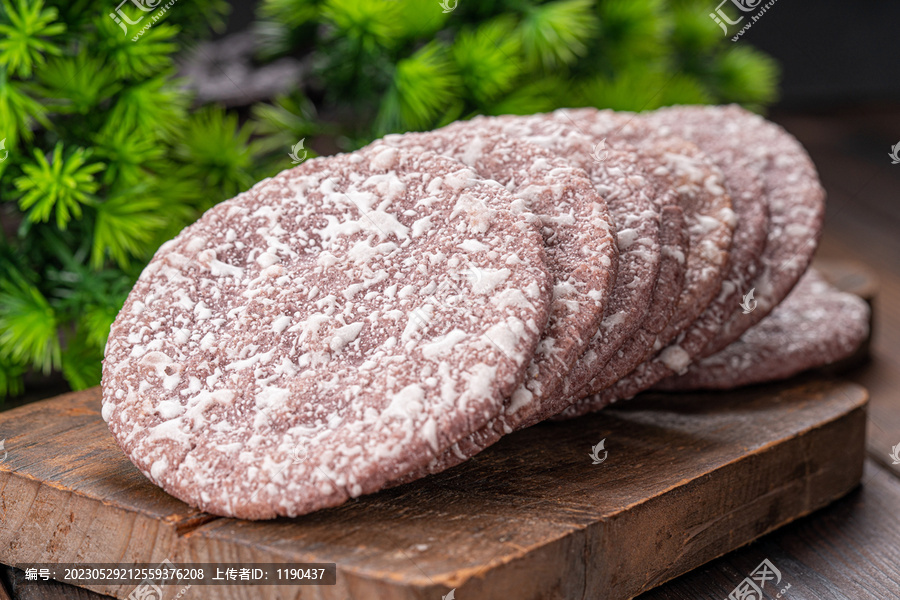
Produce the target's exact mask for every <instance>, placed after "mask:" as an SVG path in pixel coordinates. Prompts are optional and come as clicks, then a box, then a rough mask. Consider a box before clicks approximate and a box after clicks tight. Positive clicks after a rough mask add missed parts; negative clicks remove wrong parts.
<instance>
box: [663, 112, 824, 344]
mask: <svg viewBox="0 0 900 600" xmlns="http://www.w3.org/2000/svg"><path fill="white" fill-rule="evenodd" d="M646 118H647V120H648V122H649V123H651V124H653V125H657V126H659V127H661V128H662V130H664V131H670V132H673V133H675V134H677V135H682V136H684V137H686V138H688V139H690V140H692V141H694V142H696V143H697V144H698V145H699V146H700V147H701V148H703V150H704V151H706V152H707V153H708V154H709V155H710V156H711V157H712V158H713V159H714V160H715V161H716V162H717V163H718V164H720V165H721V167H722V169H723V171H724V172H725V176H726V181H727V182H728V185H729V189H732V190H740V192H741V193H740V195H738V194H735V193H732V196H734V197H735V200H736V202H738V203H737V204H736V206H737V207H738V211H739V215H740V221H741V223H742V224H744V225H746V230H745V231H744V232H741V238H740V239H739V241H737V242H736V249H737V250H740V251H742V252H745V253H746V254H747V255H749V254H752V253H753V252H755V251H757V249H758V247H759V243H760V242H759V228H760V227H762V230H763V231H765V234H766V237H765V243H764V247H763V249H762V252H761V254H760V255H759V263H758V266H757V265H753V267H754V268H752V270H750V271H732V273H731V274H730V277H729V278H728V281H729V282H730V286H728V287H727V288H723V291H724V292H727V293H729V298H728V304H727V305H728V306H729V307H730V308H731V310H730V312H729V313H728V316H727V318H726V319H725V320H724V321H723V322H722V324H721V326H720V327H718V330H717V333H716V335H715V336H714V338H713V339H712V341H711V342H710V343H709V344H708V345H707V346H706V348H704V350H703V352H702V354H701V355H702V356H707V355H709V354H711V353H714V352H716V351H718V350H720V349H721V348H723V347H725V346H727V345H728V344H729V343H731V342H732V341H734V340H735V339H737V338H738V337H740V335H741V334H742V333H743V332H744V331H746V330H747V329H748V328H749V327H751V326H753V325H754V324H755V323H758V322H759V321H760V320H761V319H762V318H763V317H765V316H766V315H767V314H768V313H769V312H770V311H771V310H772V309H773V308H774V307H775V306H777V305H778V303H779V302H781V300H783V299H784V298H785V296H787V294H788V293H789V292H790V290H791V289H792V288H793V287H794V285H795V284H796V282H797V281H798V279H799V278H800V276H801V275H802V274H803V273H804V272H805V270H806V268H807V267H808V265H809V263H810V261H811V259H812V256H813V254H814V253H815V249H816V245H817V242H818V236H819V234H820V232H821V228H822V219H823V217H824V211H825V193H824V190H823V189H822V186H821V185H820V184H819V178H818V175H817V174H816V169H815V166H814V165H813V164H812V161H811V160H810V158H809V156H808V155H807V153H806V151H805V150H804V149H803V147H802V146H801V145H800V143H799V142H798V141H797V140H796V139H795V138H794V137H793V136H792V135H790V134H789V133H788V132H786V131H785V130H784V129H782V128H781V127H779V126H778V125H776V124H774V123H771V122H769V121H766V120H765V119H763V118H762V117H760V116H759V115H755V114H753V113H751V112H748V111H746V110H744V109H743V108H741V107H739V106H736V105H730V106H676V107H672V108H664V109H660V110H658V111H655V112H654V113H652V114H649V115H648V116H647V117H646ZM757 177H758V178H759V179H758V180H757V179H756V178H757ZM751 203H755V204H756V205H757V206H761V207H764V208H765V209H766V211H767V212H766V214H767V217H768V220H767V222H765V223H763V217H762V216H761V214H760V212H759V209H758V210H757V213H756V214H751V213H750V212H749V211H751V210H753V206H751V205H750V204H751ZM760 223H762V225H759V224H760ZM733 260H737V258H734V259H733ZM742 260H746V258H744V259H742ZM747 262H749V261H747ZM747 273H751V274H752V275H751V276H748V275H747ZM731 286H733V288H732V287H731ZM751 289H753V290H754V296H755V299H756V302H757V305H756V309H755V310H753V311H752V312H750V313H749V314H744V313H743V311H741V310H740V306H739V303H740V298H741V296H742V295H744V294H747V293H748V292H749V291H750V290H751Z"/></svg>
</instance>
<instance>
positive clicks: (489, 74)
mask: <svg viewBox="0 0 900 600" xmlns="http://www.w3.org/2000/svg"><path fill="white" fill-rule="evenodd" d="M139 4H140V5H141V6H138V5H139ZM162 4H163V3H162V2H158V3H154V2H152V1H151V0H132V2H125V3H122V4H119V5H117V6H116V5H115V0H112V1H111V2H109V4H108V5H107V4H103V3H101V4H98V3H97V2H95V1H93V0H0V142H2V146H0V399H2V398H3V396H4V395H7V394H16V393H19V392H21V391H22V389H23V377H24V376H26V375H27V374H28V373H29V372H37V373H48V372H51V371H61V372H62V374H63V375H64V376H65V378H66V380H67V381H68V382H69V384H70V385H71V386H72V387H74V388H83V387H86V386H90V385H94V384H96V383H97V382H98V381H99V377H100V360H101V358H102V354H103V348H104V345H105V343H106V337H107V335H108V332H109V327H110V324H111V323H112V322H113V319H114V318H115V315H116V313H117V312H118V310H119V308H120V307H121V306H122V303H123V302H124V300H125V297H126V296H127V294H128V291H129V290H130V289H131V287H132V285H133V284H134V281H135V279H136V277H137V275H138V274H139V273H140V270H141V268H142V267H143V265H144V264H146V261H147V260H148V259H149V257H150V256H151V255H152V253H153V252H154V251H155V249H156V248H157V247H158V246H159V245H160V244H161V243H162V242H163V241H165V240H167V239H170V238H171V237H173V236H174V235H175V234H177V233H178V231H179V230H180V229H181V228H183V227H184V226H185V225H186V224H188V223H190V222H191V221H192V220H194V219H195V218H196V217H197V216H198V215H199V214H200V212H201V211H203V210H205V209H207V208H209V207H210V206H212V205H213V204H215V203H216V202H219V201H220V200H223V199H225V198H228V197H231V196H233V195H234V194H236V193H238V192H240V191H241V190H244V189H246V188H248V187H249V186H250V185H252V184H253V182H255V181H257V180H259V179H260V178H261V177H264V176H268V175H272V174H274V172H277V171H278V170H280V169H281V168H284V167H285V166H287V164H286V156H285V155H286V153H287V150H288V149H289V148H290V147H291V146H293V145H295V144H297V142H298V141H299V140H306V141H307V143H306V146H305V149H308V148H309V145H310V144H311V143H314V141H315V139H314V138H316V137H321V138H325V139H327V142H328V144H327V146H328V147H334V145H335V144H336V145H337V147H338V148H340V149H344V150H350V149H354V148H357V147H359V146H362V145H364V144H366V143H368V142H369V141H371V140H372V139H374V138H375V137H378V136H381V135H383V134H385V133H388V132H394V131H407V130H427V129H431V128H434V127H439V126H441V125H443V124H446V123H449V122H450V121H453V120H455V119H459V118H468V117H470V116H472V115H475V114H479V113H484V114H507V113H511V114H529V113H534V112H544V111H549V110H553V109H555V108H558V107H562V106H597V107H612V108H616V109H623V110H646V109H652V108H656V107H659V106H664V105H668V104H675V103H707V102H740V103H743V104H745V105H747V106H750V107H751V108H756V109H760V108H762V107H764V106H765V105H766V104H767V103H769V102H771V101H772V100H773V99H774V98H775V90H776V83H777V81H776V80H777V70H776V67H775V65H774V64H773V62H772V61H771V60H770V59H769V58H768V57H766V56H765V55H763V54H761V53H759V52H757V51H756V50H754V49H752V48H750V47H747V46H746V45H745V43H744V42H741V43H739V44H733V43H732V42H731V41H730V40H729V39H727V38H723V37H722V35H721V30H720V29H719V27H718V26H717V25H716V24H715V23H713V22H712V20H711V19H709V16H708V15H709V12H710V11H711V10H712V9H713V6H712V4H713V3H712V2H710V1H709V0H262V3H261V5H260V8H259V20H258V22H257V29H256V31H257V33H258V36H259V40H260V59H262V60H272V59H276V58H278V57H280V56H283V55H287V54H290V55H294V56H303V57H304V58H306V59H308V64H309V65H311V67H312V69H311V72H310V73H308V76H307V77H305V79H304V86H303V87H302V88H301V89H297V90H295V91H293V92H292V93H290V94H288V95H286V96H284V97H280V98H276V99H274V100H273V101H272V102H271V103H264V104H257V105H255V106H253V107H251V109H250V111H249V114H250V116H251V118H250V121H249V122H245V123H243V124H241V122H240V121H239V120H238V118H237V116H235V115H234V114H231V113H227V112H226V111H224V110H223V109H221V108H217V107H205V108H202V109H199V110H194V109H193V108H192V100H191V98H190V97H189V96H188V94H187V93H186V92H185V91H184V87H183V82H181V81H178V80H176V79H175V78H174V72H175V65H176V61H175V52H176V51H178V50H179V49H183V48H185V47H186V46H190V45H191V44H193V43H195V40H196V39H197V38H198V36H201V37H202V35H203V34H204V33H205V32H207V31H208V28H209V26H214V27H215V26H217V25H221V24H222V16H223V14H224V13H225V10H226V8H227V4H226V0H191V2H184V1H182V2H178V3H176V4H175V5H173V6H172V7H170V8H169V9H166V10H165V11H163V13H162V14H161V16H162V18H159V19H158V20H153V19H152V17H151V12H150V11H148V10H147V8H148V7H149V6H151V5H152V6H153V9H152V10H157V9H158V8H159V7H160V6H161V5H162ZM111 13H113V14H112V15H111ZM115 15H118V17H116V16H115ZM119 17H121V19H120V20H121V21H122V23H119V22H117V21H116V18H119ZM129 22H131V24H128V23H129ZM147 25H151V26H150V27H149V28H147ZM123 29H124V31H123ZM309 154H310V155H312V154H313V153H312V152H311V151H310V152H309ZM275 155H278V156H280V157H281V161H280V163H276V162H275V161H274V160H273V159H272V157H273V156H275Z"/></svg>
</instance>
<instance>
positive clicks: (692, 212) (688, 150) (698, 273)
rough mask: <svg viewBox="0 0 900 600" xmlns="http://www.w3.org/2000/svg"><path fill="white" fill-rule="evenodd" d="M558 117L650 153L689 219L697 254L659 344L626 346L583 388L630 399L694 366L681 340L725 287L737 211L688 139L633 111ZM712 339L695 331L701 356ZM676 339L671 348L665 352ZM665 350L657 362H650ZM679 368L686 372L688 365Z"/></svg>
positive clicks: (640, 340) (661, 181) (714, 170)
mask: <svg viewBox="0 0 900 600" xmlns="http://www.w3.org/2000/svg"><path fill="white" fill-rule="evenodd" d="M554 114H555V115H557V117H558V118H560V119H565V120H570V121H574V122H576V123H578V124H579V126H580V127H581V128H582V129H583V130H585V131H588V132H589V133H590V134H591V135H593V136H594V138H595V139H612V140H618V139H622V140H625V141H627V142H629V143H632V144H635V145H636V146H638V147H639V148H640V149H641V150H642V151H643V152H644V153H645V154H646V155H647V156H648V161H649V162H650V165H651V167H650V168H649V171H650V172H651V173H652V174H653V175H654V177H655V181H657V184H658V185H659V186H660V187H661V188H662V189H668V188H674V189H676V190H677V191H678V200H679V205H680V206H681V207H682V209H683V210H684V214H685V218H686V219H687V224H688V235H689V242H690V244H689V246H690V249H689V251H688V255H687V262H686V272H685V276H684V282H685V285H684V289H683V290H682V292H681V294H680V295H677V296H670V298H672V297H677V298H678V300H677V303H676V307H675V312H674V314H673V315H672V318H671V319H670V320H669V322H668V323H667V325H666V327H665V329H664V330H663V331H662V332H661V333H659V334H658V335H657V336H656V338H655V339H652V336H649V335H647V334H646V332H644V335H643V336H640V335H639V336H637V337H636V338H635V339H634V340H633V341H632V342H629V344H626V346H625V348H624V351H620V352H619V354H618V355H617V356H616V359H614V360H612V361H610V364H609V365H607V366H606V367H605V368H604V370H603V372H601V374H600V375H598V376H597V377H595V378H594V379H593V380H592V381H591V382H590V383H589V384H588V385H587V386H585V387H584V388H582V390H581V393H582V395H586V394H591V393H596V392H598V391H600V390H604V389H606V390H607V392H605V395H614V396H615V397H630V396H632V395H634V394H635V393H637V392H638V391H640V390H642V389H646V388H647V387H649V386H651V385H652V384H653V383H655V382H656V381H658V380H660V379H662V378H663V377H665V376H667V375H669V374H671V371H669V368H670V367H672V366H673V361H674V357H678V359H679V360H681V361H684V362H689V360H690V355H689V354H688V353H687V352H686V351H685V350H683V349H682V348H681V346H680V345H679V342H681V341H683V340H684V339H685V337H686V334H687V330H688V329H689V328H690V327H691V326H692V324H693V323H695V321H696V320H697V318H698V317H699V316H700V315H701V314H702V313H703V312H704V310H705V308H706V307H707V306H708V305H709V304H710V303H711V302H713V301H714V299H715V297H716V295H717V294H718V293H719V291H720V289H721V283H722V280H723V278H724V276H725V274H726V271H727V264H728V251H729V249H730V247H731V244H732V237H733V232H734V228H735V226H736V217H735V213H734V211H733V210H732V205H731V199H730V197H729V195H728V193H727V191H726V188H725V182H724V179H723V176H722V173H721V171H720V170H719V169H718V167H716V166H715V165H714V164H713V162H712V161H711V160H710V159H709V157H707V156H706V155H705V154H704V153H703V152H702V151H701V150H700V149H699V148H698V147H697V146H695V145H694V144H692V143H690V142H687V141H685V140H683V139H682V138H678V137H674V136H660V135H658V133H657V132H656V131H655V130H654V129H653V128H651V127H649V126H648V125H646V124H645V123H643V122H642V121H640V120H639V119H636V115H634V114H633V113H616V112H613V111H609V110H604V111H598V110H596V109H592V108H587V109H575V110H569V109H564V110H560V111H557V112H556V113H554ZM710 336H711V332H709V330H708V329H703V330H699V331H696V332H694V333H693V334H692V336H691V338H690V339H691V340H692V341H693V340H694V339H695V338H696V342H694V346H695V350H694V351H695V353H696V352H699V351H700V350H701V349H702V347H703V345H705V342H706V340H708V339H709V337H710ZM648 341H650V343H649V345H648V343H647V342H648ZM673 341H674V344H673V345H672V346H668V347H666V345H667V344H669V343H670V342H673ZM661 349H662V351H661V352H660V353H659V354H658V355H657V357H656V358H654V359H653V360H648V359H650V357H651V355H652V354H654V353H655V352H657V351H660V350H661ZM676 350H677V351H676ZM677 366H678V368H679V370H680V369H683V368H684V366H686V364H683V365H681V364H679V365H677ZM626 374H627V377H624V378H623V376H625V375H626ZM610 386H613V387H611V388H610ZM590 409H591V407H589V406H582V407H580V408H573V409H571V411H576V410H577V411H578V412H579V413H582V412H587V411H589V410H590ZM571 411H570V412H571Z"/></svg>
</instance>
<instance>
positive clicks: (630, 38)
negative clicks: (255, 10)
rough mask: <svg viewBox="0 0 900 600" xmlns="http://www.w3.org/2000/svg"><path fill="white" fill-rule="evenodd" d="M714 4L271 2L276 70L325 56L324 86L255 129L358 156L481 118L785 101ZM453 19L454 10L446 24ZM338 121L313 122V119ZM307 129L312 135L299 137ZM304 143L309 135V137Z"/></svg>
mask: <svg viewBox="0 0 900 600" xmlns="http://www.w3.org/2000/svg"><path fill="white" fill-rule="evenodd" d="M714 8H715V3H711V2H710V1H709V0H549V1H547V0H492V1H486V0H478V1H475V0H458V1H457V0H321V1H317V0H263V1H262V4H261V6H260V9H259V15H258V16H259V21H258V23H257V31H258V32H259V33H260V35H261V37H262V38H263V40H264V43H263V48H264V52H263V58H265V59H272V58H276V57H278V56H280V55H283V54H294V55H298V54H303V55H310V54H311V55H312V56H311V61H310V62H311V63H312V64H313V65H314V67H315V72H314V77H310V78H308V79H307V81H306V82H305V86H304V87H303V88H302V89H298V90H296V91H295V92H293V93H292V94H290V97H288V98H281V99H279V100H278V101H277V102H276V105H275V106H274V107H271V108H272V110H268V109H266V108H261V107H260V108H256V109H255V111H254V113H255V116H256V118H257V119H258V120H259V122H260V123H261V124H263V125H264V126H266V127H268V128H270V129H274V128H275V127H276V124H277V123H279V122H280V123H283V124H285V123H287V122H288V121H289V119H288V118H287V117H286V115H285V113H286V112H289V111H290V109H289V108H288V106H298V107H300V106H303V107H308V106H311V105H313V101H311V100H310V99H314V103H315V107H314V109H313V110H312V111H311V110H308V109H304V111H305V112H303V113H299V112H298V113H297V114H296V116H297V118H298V119H299V121H298V125H297V126H295V129H296V131H297V133H298V134H299V133H301V132H302V134H303V135H304V136H309V135H313V136H315V135H316V134H320V135H324V136H327V137H329V138H331V137H334V136H335V133H337V134H338V138H337V141H338V143H339V144H340V146H341V148H343V149H345V150H350V149H353V148H355V147H357V146H360V145H362V144H365V143H367V142H369V141H370V140H372V139H373V138H375V137H377V136H380V135H383V134H384V133H387V132H393V131H407V130H423V129H431V128H434V127H438V126H440V125H442V124H444V123H447V122H449V121H452V120H454V119H458V118H466V117H469V116H472V115H475V114H479V113H483V114H505V113H514V114H528V113H533V112H537V111H548V110H553V109H555V108H559V107H562V106H596V107H600V108H605V107H610V108H616V109H621V110H638V111H639V110H649V109H653V108H657V107H660V106H666V105H670V104H688V103H714V102H740V103H743V104H745V105H746V106H748V107H750V108H754V109H761V108H762V107H764V106H765V105H766V104H768V103H770V102H772V101H773V100H774V99H775V95H776V86H777V76H778V73H777V69H776V67H775V65H774V63H773V61H772V60H771V59H769V58H768V57H767V56H765V55H763V54H762V53H760V52H758V51H756V50H754V49H752V48H749V47H747V46H746V45H745V43H743V42H741V43H739V44H734V43H732V42H731V40H730V39H729V38H726V37H723V35H722V31H721V29H720V28H719V26H718V25H716V24H715V23H714V22H713V21H712V19H710V18H709V13H710V12H712V11H713V10H714ZM445 9H447V10H448V12H445ZM316 111H318V113H319V114H323V115H324V114H325V113H326V112H327V114H329V115H330V118H329V119H328V120H327V121H312V122H311V121H310V120H309V118H308V117H309V115H310V114H314V113H315V112H316ZM300 122H302V123H303V125H302V126H299V123H300ZM298 137H299V136H298Z"/></svg>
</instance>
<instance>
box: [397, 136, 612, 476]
mask: <svg viewBox="0 0 900 600" xmlns="http://www.w3.org/2000/svg"><path fill="white" fill-rule="evenodd" d="M385 142H386V143H388V144H392V145H396V146H398V147H401V148H405V149H407V150H410V151H412V152H417V153H418V152H422V151H427V150H433V151H437V152H440V153H441V154H444V155H445V156H449V157H452V158H455V159H457V160H459V161H461V162H463V163H465V164H466V165H468V166H470V167H472V168H473V169H474V170H475V171H477V172H478V173H479V174H480V175H482V176H484V177H488V178H491V179H494V180H496V181H498V182H499V183H501V184H502V185H504V186H505V187H506V188H507V189H508V190H510V192H511V193H512V194H513V196H514V197H515V198H517V199H518V201H517V202H516V203H515V204H514V205H513V206H512V208H513V210H514V211H527V212H528V213H533V214H534V215H535V217H536V223H537V224H539V225H540V227H541V231H542V234H543V237H544V242H545V246H546V256H547V267H548V269H549V270H550V273H551V275H552V276H553V278H554V291H553V302H552V305H551V311H550V319H549V321H548V324H547V327H546V329H545V331H544V333H543V336H542V338H541V343H540V346H539V349H538V353H537V354H536V355H535V356H534V358H533V360H532V363H531V364H530V365H529V367H528V373H529V375H528V377H527V378H526V380H525V381H524V382H523V384H522V385H521V386H520V388H519V389H518V390H516V391H515V392H514V393H513V394H511V396H510V397H509V398H508V399H507V402H506V404H505V406H504V410H503V412H502V413H501V414H500V415H499V416H498V417H497V418H495V419H493V420H491V421H490V422H488V423H487V424H486V425H485V426H484V427H483V428H482V431H479V432H477V433H474V434H473V435H472V436H470V438H469V439H468V440H466V441H461V442H459V443H458V444H456V451H455V452H454V451H453V450H452V449H449V448H447V449H446V453H445V455H444V456H443V458H441V457H438V458H437V459H436V460H435V462H434V463H433V464H441V465H443V468H445V467H447V466H450V465H451V464H456V463H458V462H459V456H460V452H459V448H460V446H464V447H466V448H475V447H478V448H479V449H480V448H482V447H484V446H486V445H488V444H489V443H491V442H492V441H493V440H496V439H498V438H499V436H500V435H501V434H502V433H504V432H506V431H509V430H512V429H517V428H519V427H521V426H524V425H527V424H531V423H533V422H536V420H537V419H538V418H539V417H538V415H540V414H541V411H542V410H543V406H542V405H543V403H544V402H546V401H548V400H549V398H550V397H551V396H552V394H553V392H554V391H555V390H556V389H557V387H558V386H559V385H560V383H561V378H562V376H564V374H565V373H566V372H568V370H569V369H570V368H571V367H572V365H573V364H574V362H575V361H576V360H577V359H578V357H579V356H580V355H581V353H582V352H583V351H584V348H585V346H586V344H587V342H588V340H589V339H590V336H591V335H592V333H593V332H594V331H595V330H596V329H597V327H598V326H599V324H600V322H601V320H602V318H603V314H604V310H605V308H606V305H607V302H608V297H609V292H610V289H611V287H612V284H613V281H614V280H615V277H616V265H617V261H618V252H617V250H616V244H615V232H614V230H613V225H612V223H611V219H610V216H609V214H608V210H607V206H606V203H605V201H604V199H603V197H601V196H600V195H599V194H598V193H597V191H596V189H595V186H594V184H593V183H592V181H591V180H590V179H589V176H588V174H587V173H586V172H584V171H583V170H582V169H579V168H576V167H573V166H571V165H570V164H569V162H568V161H566V160H564V159H562V158H561V157H560V156H558V155H557V154H556V153H554V152H553V151H552V150H548V149H545V148H542V147H541V146H538V145H535V144H531V143H528V142H527V141H524V140H520V139H517V138H515V137H511V136H509V135H506V134H504V133H503V132H502V131H501V130H500V128H498V127H497V126H495V125H493V124H492V122H491V121H489V120H485V119H480V118H479V119H474V120H473V121H468V122H458V123H454V124H452V125H450V126H448V127H445V128H443V129H439V130H436V131H432V132H428V133H409V134H403V135H393V136H388V137H387V138H385ZM462 247H463V248H464V249H465V250H472V251H478V250H481V248H480V247H479V246H478V243H477V242H475V241H472V242H467V243H466V244H463V245H462ZM507 277H508V270H499V271H497V270H490V269H480V270H478V271H477V272H475V273H474V274H473V279H474V281H473V283H472V289H473V292H475V293H495V290H496V288H498V286H500V285H503V283H504V282H505V280H506V278H507ZM522 301H523V298H522V297H521V294H519V293H516V292H509V291H507V292H505V293H504V297H503V299H502V300H501V305H506V304H511V305H515V304H518V303H520V302H522ZM489 337H490V338H491V339H492V340H493V341H494V342H495V343H497V344H498V345H499V346H501V347H504V346H505V345H507V344H509V343H514V340H511V341H504V340H506V339H507V337H508V335H507V334H506V333H505V332H503V331H502V330H497V331H496V332H492V333H490V334H489ZM440 348H441V344H438V345H437V346H436V347H435V349H434V351H435V352H438V351H440ZM429 350H430V349H429ZM422 474H424V473H423V472H419V473H412V474H408V475H407V476H406V477H405V478H404V479H414V478H416V477H418V476H420V475H422Z"/></svg>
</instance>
